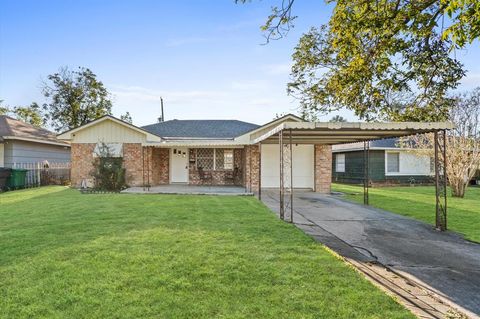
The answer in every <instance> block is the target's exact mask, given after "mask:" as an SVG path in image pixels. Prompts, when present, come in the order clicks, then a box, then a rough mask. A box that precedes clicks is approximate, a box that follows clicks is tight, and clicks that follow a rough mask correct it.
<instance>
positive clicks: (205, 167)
mask: <svg viewBox="0 0 480 319" xmlns="http://www.w3.org/2000/svg"><path fill="white" fill-rule="evenodd" d="M126 171H127V175H128V172H132V170H131V169H130V170H129V169H128V167H126ZM244 174H245V152H244V146H243V145H242V146H238V145H215V146H214V145H186V144H179V145H171V144H169V145H168V146H167V145H158V144H157V145H143V147H142V167H141V176H142V180H141V181H140V183H138V182H136V183H134V184H131V185H130V186H136V187H134V189H135V190H137V191H138V190H139V189H142V191H143V189H150V192H159V193H164V192H167V193H170V192H173V193H176V192H177V191H180V192H181V193H190V192H194V193H196V192H200V193H212V192H214V193H217V192H218V193H224V192H225V191H224V190H221V189H220V188H218V187H217V186H226V187H225V188H222V189H227V190H228V191H227V192H231V190H235V191H234V192H238V190H239V188H241V189H242V190H241V193H245V190H244V189H243V186H245V183H244V180H245V176H244ZM128 179H129V176H127V180H128ZM137 181H138V179H137ZM167 186H168V187H167ZM186 186H190V187H189V188H185V187H186ZM193 186H198V187H193Z"/></svg>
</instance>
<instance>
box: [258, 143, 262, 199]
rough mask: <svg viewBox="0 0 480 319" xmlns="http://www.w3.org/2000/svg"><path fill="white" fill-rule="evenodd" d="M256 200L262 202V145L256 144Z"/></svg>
mask: <svg viewBox="0 0 480 319" xmlns="http://www.w3.org/2000/svg"><path fill="white" fill-rule="evenodd" d="M258 199H259V200H262V143H258Z"/></svg>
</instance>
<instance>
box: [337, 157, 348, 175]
mask: <svg viewBox="0 0 480 319" xmlns="http://www.w3.org/2000/svg"><path fill="white" fill-rule="evenodd" d="M339 157H342V158H343V161H342V162H343V168H342V167H340V166H339V165H338V164H339V160H338V159H339ZM345 164H346V163H345V153H337V154H335V172H336V173H345Z"/></svg>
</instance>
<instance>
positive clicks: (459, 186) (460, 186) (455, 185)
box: [450, 179, 468, 198]
mask: <svg viewBox="0 0 480 319" xmlns="http://www.w3.org/2000/svg"><path fill="white" fill-rule="evenodd" d="M467 186H468V182H466V183H465V181H464V180H463V179H462V180H460V179H458V180H453V181H452V180H450V187H451V188H452V196H453V197H459V198H463V197H464V196H465V190H466V188H467Z"/></svg>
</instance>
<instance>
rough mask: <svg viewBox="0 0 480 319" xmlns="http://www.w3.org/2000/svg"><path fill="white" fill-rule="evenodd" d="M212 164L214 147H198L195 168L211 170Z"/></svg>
mask: <svg viewBox="0 0 480 319" xmlns="http://www.w3.org/2000/svg"><path fill="white" fill-rule="evenodd" d="M214 165H215V164H214V149H213V148H199V149H198V150H197V168H202V169H204V170H212V169H213V168H214Z"/></svg>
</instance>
